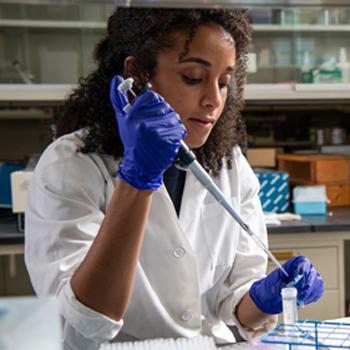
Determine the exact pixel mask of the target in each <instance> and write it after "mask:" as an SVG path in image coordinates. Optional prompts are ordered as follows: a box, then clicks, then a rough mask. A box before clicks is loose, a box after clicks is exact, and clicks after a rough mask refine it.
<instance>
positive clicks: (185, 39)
mask: <svg viewBox="0 0 350 350" xmlns="http://www.w3.org/2000/svg"><path fill="white" fill-rule="evenodd" d="M249 38H250V27H249V25H248V22H247V17H246V12H245V11H244V10H172V9H169V10H162V9H132V8H128V9H118V10H116V12H115V13H114V14H113V15H112V16H111V17H110V19H109V23H108V33H107V35H106V37H105V38H104V39H103V40H102V41H101V42H100V43H99V45H98V46H97V48H96V52H95V58H96V61H97V64H98V67H97V70H96V71H95V72H93V73H91V74H90V75H89V76H88V77H87V78H86V79H82V80H81V81H80V85H79V87H78V88H77V90H76V91H75V92H74V93H73V94H72V95H71V96H70V97H69V99H68V100H67V102H66V103H65V105H64V107H63V109H62V111H61V115H60V117H59V120H58V124H57V126H58V134H57V136H58V137H59V138H58V139H57V140H56V141H55V142H54V143H53V144H51V145H50V146H49V147H48V148H47V150H46V151H45V152H44V154H43V155H42V157H41V159H40V161H39V164H38V165H37V168H36V171H35V174H34V176H33V180H32V182H31V186H30V191H29V200H28V210H27V212H26V263H27V267H28V270H29V273H30V275H31V279H32V282H33V285H34V288H35V290H36V292H37V293H38V294H39V295H45V294H49V293H50V294H51V293H52V294H55V295H57V296H58V298H59V300H60V306H61V313H62V317H63V321H64V328H63V329H64V334H63V336H64V344H65V348H67V349H97V348H98V347H99V344H101V343H102V342H105V341H123V340H132V339H146V338H156V337H179V336H186V337H190V336H193V335H196V334H200V333H202V334H207V335H210V336H213V337H215V339H216V341H218V342H220V341H234V338H233V336H232V333H231V332H230V331H229V329H228V328H227V327H226V324H228V325H236V326H237V327H238V328H239V330H240V332H241V334H242V335H243V336H244V337H246V338H249V337H250V336H254V335H257V334H258V333H259V332H264V331H266V330H267V329H268V328H269V327H271V326H273V325H274V324H275V319H276V317H275V316H274V315H275V314H278V313H279V312H281V298H280V291H281V288H283V287H285V286H286V284H287V283H289V282H290V281H292V280H293V279H294V278H295V277H296V276H297V275H298V274H302V275H303V278H302V280H301V281H300V282H298V285H297V287H298V292H299V294H298V297H299V299H300V300H301V301H302V302H304V303H305V304H307V303H310V302H314V301H316V300H318V299H319V297H320V296H321V295H322V291H323V284H322V279H321V277H320V276H319V274H318V273H317V271H316V270H315V269H314V268H313V266H312V264H311V263H310V262H309V261H308V260H307V259H306V258H304V257H297V258H294V259H291V260H290V261H288V262H287V263H286V264H285V265H284V267H285V269H286V270H287V272H288V274H289V277H288V278H287V277H286V276H284V275H283V273H282V272H281V271H280V270H275V271H274V272H272V273H271V274H270V275H269V276H267V277H264V273H265V270H266V256H265V254H263V253H262V252H261V251H260V250H259V249H258V248H257V247H256V245H255V244H254V243H253V242H252V241H251V240H250V239H249V237H247V235H246V234H245V233H244V232H242V230H241V229H240V228H239V226H238V225H237V224H236V223H235V222H233V220H232V219H231V218H230V217H229V216H228V215H227V214H225V213H224V211H223V210H222V208H221V207H220V206H219V205H218V204H217V203H216V202H215V201H214V200H213V198H212V197H211V196H210V195H209V194H208V193H207V191H206V190H205V189H203V188H202V186H201V185H200V184H199V183H198V181H197V180H196V179H195V178H194V177H193V175H192V174H191V173H187V172H186V173H185V172H181V171H178V170H176V169H175V168H174V167H173V166H172V164H173V162H174V159H175V158H176V154H177V151H178V148H179V145H180V141H181V140H182V139H184V141H185V142H186V143H187V145H188V146H189V147H191V148H192V149H193V150H194V151H195V153H196V155H197V157H198V159H199V161H200V162H201V164H202V165H203V167H204V168H205V169H206V170H207V171H209V172H210V174H211V175H212V176H213V178H214V180H215V182H216V183H217V185H218V186H219V187H220V188H221V189H222V190H223V191H224V192H225V194H226V196H228V197H229V198H230V200H231V202H232V205H233V206H234V207H235V208H236V210H237V211H239V212H240V214H241V215H242V216H243V217H244V219H245V220H246V221H247V222H248V223H249V225H250V226H251V228H252V229H253V230H254V231H255V232H256V233H257V234H259V235H260V238H261V239H263V240H264V241H267V237H266V229H265V226H264V220H263V215H262V211H261V206H260V203H259V199H258V189H259V188H258V182H257V179H256V177H255V176H254V174H253V172H252V170H251V168H250V167H249V165H248V164H247V162H246V160H245V158H244V156H243V155H242V153H241V149H240V147H242V148H244V146H245V139H246V135H245V128H244V124H243V121H242V120H241V117H240V110H241V109H242V107H243V97H242V95H243V83H244V80H245V67H246V59H245V55H246V53H247V46H248V42H249ZM123 77H124V78H126V77H133V78H134V79H135V84H134V87H135V91H137V92H139V94H138V96H137V97H136V99H135V100H134V101H133V103H132V105H131V108H128V109H127V108H126V105H127V104H128V96H127V95H126V94H125V93H121V92H120V91H118V86H119V85H120V83H122V82H123ZM146 83H151V85H152V89H143V88H144V86H145V84H146ZM164 183H165V185H164Z"/></svg>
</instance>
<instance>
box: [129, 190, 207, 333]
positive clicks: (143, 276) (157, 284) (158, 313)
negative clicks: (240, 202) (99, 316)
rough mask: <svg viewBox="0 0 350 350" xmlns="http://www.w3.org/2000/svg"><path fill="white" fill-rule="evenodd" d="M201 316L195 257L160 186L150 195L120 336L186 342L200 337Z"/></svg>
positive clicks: (169, 201)
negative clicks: (183, 339)
mask: <svg viewBox="0 0 350 350" xmlns="http://www.w3.org/2000/svg"><path fill="white" fill-rule="evenodd" d="M135 315H138V317H136V318H135ZM142 315H147V321H146V319H145V317H144V316H142ZM200 315H201V298H200V291H199V276H198V266H197V257H196V255H195V253H194V252H193V249H192V247H191V245H190V243H189V241H188V240H187V238H186V236H185V235H184V232H183V230H182V228H181V226H180V222H179V220H178V218H177V216H176V212H175V209H174V207H173V204H172V202H171V199H170V198H169V196H168V193H167V191H166V189H165V187H164V185H163V186H162V187H161V188H159V189H158V190H157V191H156V192H155V193H154V194H153V198H152V206H151V210H150V215H149V219H148V223H147V227H146V230H145V236H144V241H143V244H142V250H141V254H140V258H139V265H138V270H137V274H136V279H135V288H134V289H133V295H132V298H131V301H130V304H129V307H128V312H127V314H126V316H125V319H124V321H125V324H124V326H123V330H124V332H125V333H128V334H131V335H133V334H137V335H139V336H140V335H142V338H149V337H162V336H163V337H164V336H168V337H178V336H185V335H186V330H189V331H194V332H198V331H199V329H200V327H201V319H200ZM145 322H147V327H144V324H145ZM136 330H137V332H136ZM187 336H188V335H187Z"/></svg>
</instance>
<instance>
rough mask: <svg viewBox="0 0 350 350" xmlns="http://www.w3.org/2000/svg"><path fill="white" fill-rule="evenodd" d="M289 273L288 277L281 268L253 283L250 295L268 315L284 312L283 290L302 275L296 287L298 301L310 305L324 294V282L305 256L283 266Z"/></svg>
mask: <svg viewBox="0 0 350 350" xmlns="http://www.w3.org/2000/svg"><path fill="white" fill-rule="evenodd" d="M283 267H284V269H285V270H286V271H287V273H288V275H289V277H287V276H286V275H285V274H284V273H283V272H282V271H281V269H279V268H276V269H275V270H273V271H272V272H271V273H270V274H269V275H267V276H266V277H264V278H262V279H260V280H259V281H256V282H254V283H253V285H252V286H251V288H250V290H249V295H250V297H251V298H252V299H253V301H254V303H255V305H256V306H257V307H258V308H259V309H260V310H261V311H263V312H265V313H267V314H279V313H281V312H282V297H281V290H282V288H285V287H287V284H288V283H290V282H291V281H293V280H294V279H295V277H296V276H298V275H302V278H301V279H300V280H299V282H297V283H296V284H295V285H294V287H295V288H296V289H297V290H298V296H297V299H298V301H300V302H301V303H303V304H305V305H306V304H310V303H313V302H315V301H317V300H318V299H320V298H321V296H322V294H323V280H322V277H321V276H320V274H319V273H318V272H317V271H316V269H315V268H314V266H313V265H312V264H311V262H310V260H308V259H307V258H305V257H304V256H296V257H293V258H291V259H289V260H288V261H287V262H285V263H284V264H283Z"/></svg>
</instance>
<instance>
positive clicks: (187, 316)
mask: <svg viewBox="0 0 350 350" xmlns="http://www.w3.org/2000/svg"><path fill="white" fill-rule="evenodd" d="M191 318H192V313H191V312H189V311H185V312H184V313H183V314H182V315H181V319H182V321H186V322H187V321H189V320H190V319H191Z"/></svg>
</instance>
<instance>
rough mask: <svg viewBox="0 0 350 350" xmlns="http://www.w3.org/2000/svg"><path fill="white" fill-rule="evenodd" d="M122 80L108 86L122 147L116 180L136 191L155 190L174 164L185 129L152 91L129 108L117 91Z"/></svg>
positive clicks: (117, 79) (114, 81)
mask: <svg viewBox="0 0 350 350" xmlns="http://www.w3.org/2000/svg"><path fill="white" fill-rule="evenodd" d="M122 82H123V78H122V77H120V76H118V75H117V76H115V77H114V78H113V80H112V82H111V89H110V99H111V102H112V105H113V109H114V111H115V115H116V120H117V122H118V127H119V134H120V138H121V139H122V142H123V145H124V157H123V161H122V163H121V165H120V167H119V171H118V174H119V177H120V178H121V179H123V180H124V181H125V182H127V183H129V184H130V185H132V186H134V187H136V188H138V189H151V190H155V189H157V188H158V187H159V186H160V185H161V184H162V178H163V173H164V171H165V170H166V169H167V168H168V167H169V166H170V165H171V164H172V163H173V161H174V159H175V157H176V155H177V152H178V149H179V147H180V141H181V140H182V138H183V137H184V136H185V135H186V129H185V127H184V125H183V124H182V122H181V119H180V117H179V115H178V114H177V113H175V112H174V110H173V109H172V108H171V107H170V106H169V104H168V103H167V102H166V101H165V100H164V99H163V98H162V97H161V96H160V95H158V94H157V93H156V92H154V91H153V90H149V89H146V90H144V91H143V92H141V93H140V94H139V95H138V96H137V97H136V98H135V101H134V102H133V104H132V105H131V106H130V108H129V109H128V110H127V111H126V112H125V106H127V105H128V104H129V101H128V98H127V94H126V92H122V91H120V90H118V86H119V85H120V83H122Z"/></svg>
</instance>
